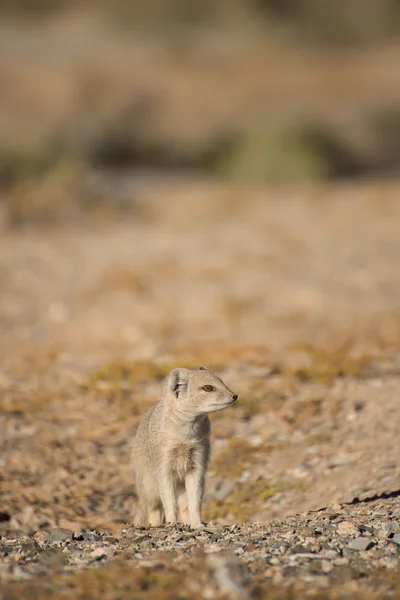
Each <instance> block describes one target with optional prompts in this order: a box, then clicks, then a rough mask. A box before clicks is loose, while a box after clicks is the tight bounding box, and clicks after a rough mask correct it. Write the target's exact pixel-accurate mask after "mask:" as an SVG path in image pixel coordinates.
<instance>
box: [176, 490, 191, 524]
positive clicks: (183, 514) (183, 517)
mask: <svg viewBox="0 0 400 600" xmlns="http://www.w3.org/2000/svg"><path fill="white" fill-rule="evenodd" d="M178 512H179V520H180V522H181V523H184V524H185V525H190V518H189V508H188V499H187V493H186V491H185V490H183V491H182V492H181V493H180V494H179V496H178Z"/></svg>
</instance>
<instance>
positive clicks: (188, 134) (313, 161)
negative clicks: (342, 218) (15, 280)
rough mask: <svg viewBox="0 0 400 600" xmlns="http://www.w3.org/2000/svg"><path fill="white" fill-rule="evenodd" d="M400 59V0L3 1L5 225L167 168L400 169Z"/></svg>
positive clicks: (125, 201)
mask: <svg viewBox="0 0 400 600" xmlns="http://www.w3.org/2000/svg"><path fill="white" fill-rule="evenodd" d="M399 65H400V3H399V2H398V0H338V1H337V2H335V3H331V2H320V1H318V0H204V1H203V2H196V1H185V0H148V1H147V2H144V3H143V2H140V1H135V0H132V1H128V0H116V1H115V2H107V1H106V0H103V1H97V2H95V1H88V2H85V3H82V2H78V1H73V0H68V1H67V0H16V1H11V0H1V2H0V194H1V196H0V198H1V208H0V211H1V217H0V222H1V223H2V225H3V227H8V226H18V225H21V224H27V223H29V224H30V225H32V224H41V225H43V224H49V223H52V224H54V223H55V222H60V221H61V222H63V223H65V222H66V221H76V219H77V218H78V215H79V217H80V218H81V217H82V214H81V212H82V211H83V212H85V213H87V212H89V213H90V214H91V216H92V217H93V216H94V215H95V214H97V213H99V212H100V213H101V214H104V211H106V212H107V218H109V217H110V213H113V212H114V211H117V212H119V211H121V210H122V211H126V210H127V209H128V210H130V209H131V208H132V195H133V194H134V193H136V195H137V190H136V192H135V190H133V186H134V185H136V186H137V185H139V184H140V185H141V186H142V185H143V184H145V185H147V184H149V183H151V184H152V185H154V183H155V178H156V177H157V178H158V179H157V181H158V182H159V181H160V178H161V179H162V181H164V180H165V178H166V177H167V178H170V177H172V178H182V177H186V178H187V177H191V178H193V177H197V178H199V177H201V178H220V179H225V180H230V181H232V180H233V181H235V182H247V183H248V182H253V183H254V182H264V183H265V182H267V183H270V182H273V183H276V182H288V181H289V182H299V181H308V182H309V181H311V182H313V181H321V180H332V179H339V178H360V177H381V178H382V177H390V178H392V177H394V176H397V175H398V173H399V166H400V107H399V99H400V77H399V76H398V75H399ZM99 173H100V174H101V177H100V179H99V178H98V177H97V175H99ZM116 176H117V177H116Z"/></svg>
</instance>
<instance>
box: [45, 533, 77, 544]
mask: <svg viewBox="0 0 400 600" xmlns="http://www.w3.org/2000/svg"><path fill="white" fill-rule="evenodd" d="M71 539H72V531H71V535H70V534H68V533H63V532H62V531H54V532H53V533H52V534H51V535H50V537H49V542H50V543H53V544H55V543H59V542H66V541H67V540H71Z"/></svg>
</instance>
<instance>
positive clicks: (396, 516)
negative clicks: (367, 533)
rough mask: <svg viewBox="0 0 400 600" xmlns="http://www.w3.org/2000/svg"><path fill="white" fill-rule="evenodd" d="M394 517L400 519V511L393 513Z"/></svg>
mask: <svg viewBox="0 0 400 600" xmlns="http://www.w3.org/2000/svg"><path fill="white" fill-rule="evenodd" d="M392 516H393V517H395V518H396V519H400V510H398V511H396V512H395V513H393V515H392Z"/></svg>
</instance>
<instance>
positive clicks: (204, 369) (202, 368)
mask: <svg viewBox="0 0 400 600" xmlns="http://www.w3.org/2000/svg"><path fill="white" fill-rule="evenodd" d="M200 371H208V369H206V368H205V367H203V365H201V367H200Z"/></svg>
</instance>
